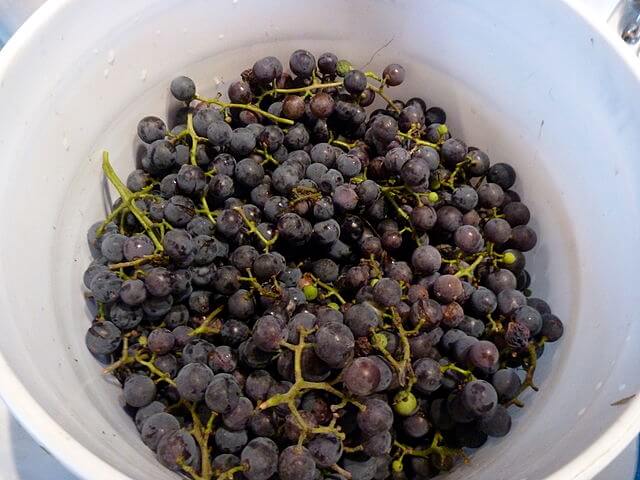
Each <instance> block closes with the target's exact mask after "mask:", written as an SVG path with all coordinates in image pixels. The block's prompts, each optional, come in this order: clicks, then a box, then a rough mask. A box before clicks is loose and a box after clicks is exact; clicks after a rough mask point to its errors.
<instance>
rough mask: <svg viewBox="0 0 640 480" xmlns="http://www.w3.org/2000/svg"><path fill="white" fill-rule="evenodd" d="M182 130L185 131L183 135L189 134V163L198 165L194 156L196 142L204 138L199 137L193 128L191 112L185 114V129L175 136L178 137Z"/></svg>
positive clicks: (195, 153)
mask: <svg viewBox="0 0 640 480" xmlns="http://www.w3.org/2000/svg"><path fill="white" fill-rule="evenodd" d="M184 132H186V134H185V135H189V136H190V137H191V148H190V149H189V162H191V165H198V162H197V159H196V156H197V153H198V142H199V141H205V140H206V138H203V137H199V136H198V134H197V133H196V131H195V129H194V128H193V113H188V114H187V129H186V130H183V131H182V132H180V134H179V135H178V137H176V138H180V135H182V134H183V133H184Z"/></svg>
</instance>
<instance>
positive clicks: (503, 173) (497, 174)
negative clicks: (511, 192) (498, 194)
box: [487, 163, 516, 190]
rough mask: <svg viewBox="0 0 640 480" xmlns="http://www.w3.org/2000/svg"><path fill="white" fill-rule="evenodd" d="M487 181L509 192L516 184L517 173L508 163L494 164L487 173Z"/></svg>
mask: <svg viewBox="0 0 640 480" xmlns="http://www.w3.org/2000/svg"><path fill="white" fill-rule="evenodd" d="M487 181H488V182H492V183H495V184H497V185H500V186H501V187H502V188H503V190H507V189H509V188H511V187H512V186H513V184H514V183H515V182H516V171H515V170H514V169H513V167H512V166H511V165H509V164H508V163H494V164H493V165H492V166H491V168H490V169H489V172H488V173H487Z"/></svg>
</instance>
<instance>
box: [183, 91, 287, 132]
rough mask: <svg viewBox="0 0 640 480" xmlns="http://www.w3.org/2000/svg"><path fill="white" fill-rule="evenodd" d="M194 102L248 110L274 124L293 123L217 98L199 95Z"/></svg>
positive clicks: (247, 105) (259, 109)
mask: <svg viewBox="0 0 640 480" xmlns="http://www.w3.org/2000/svg"><path fill="white" fill-rule="evenodd" d="M195 99H196V100H199V101H201V102H204V103H209V104H214V105H217V106H219V107H222V108H224V109H231V108H239V109H242V110H250V111H252V112H254V113H257V114H258V115H262V116H263V117H266V118H268V119H269V120H272V121H274V122H278V123H283V124H285V125H294V124H295V122H294V121H293V120H289V119H288V118H282V117H278V116H276V115H273V114H272V113H269V112H267V111H265V110H262V109H261V108H259V107H256V106H255V105H252V104H250V103H247V104H243V103H228V102H223V101H222V100H220V99H219V98H216V97H214V98H205V97H201V96H199V95H196V96H195Z"/></svg>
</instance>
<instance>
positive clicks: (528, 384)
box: [505, 340, 544, 407]
mask: <svg viewBox="0 0 640 480" xmlns="http://www.w3.org/2000/svg"><path fill="white" fill-rule="evenodd" d="M542 344H544V340H542V341H541V342H540V345H542ZM527 351H528V352H529V367H528V368H527V375H526V377H525V379H524V382H522V385H521V386H520V389H519V390H518V393H517V394H516V396H515V397H513V399H512V400H510V401H509V402H507V404H506V405H505V406H506V407H509V406H511V405H516V406H518V407H522V406H524V403H523V402H522V401H521V400H520V399H519V397H520V395H522V394H523V393H524V392H525V391H526V390H527V389H528V388H531V389H532V390H533V391H535V392H537V391H538V390H539V388H538V387H537V385H536V384H535V383H533V376H534V374H535V371H536V365H537V363H538V353H537V352H536V344H535V343H529V345H528V346H527Z"/></svg>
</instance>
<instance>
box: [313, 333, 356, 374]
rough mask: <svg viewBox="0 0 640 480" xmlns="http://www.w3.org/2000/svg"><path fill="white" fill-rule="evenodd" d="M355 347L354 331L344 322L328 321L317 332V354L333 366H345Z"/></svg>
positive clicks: (315, 347) (315, 346)
mask: <svg viewBox="0 0 640 480" xmlns="http://www.w3.org/2000/svg"><path fill="white" fill-rule="evenodd" d="M354 347H355V340H354V337H353V333H352V332H351V330H350V329H349V328H348V327H347V326H346V325H344V324H342V323H336V322H329V323H326V324H324V325H322V326H321V327H320V328H319V329H318V332H317V333H316V342H315V345H314V349H315V352H316V355H318V357H319V358H320V359H322V360H323V361H324V362H325V363H327V365H329V366H330V367H331V368H343V367H344V366H345V365H346V364H347V363H348V362H349V361H350V360H351V358H352V357H353V351H354Z"/></svg>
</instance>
